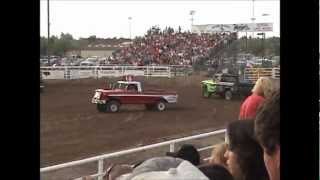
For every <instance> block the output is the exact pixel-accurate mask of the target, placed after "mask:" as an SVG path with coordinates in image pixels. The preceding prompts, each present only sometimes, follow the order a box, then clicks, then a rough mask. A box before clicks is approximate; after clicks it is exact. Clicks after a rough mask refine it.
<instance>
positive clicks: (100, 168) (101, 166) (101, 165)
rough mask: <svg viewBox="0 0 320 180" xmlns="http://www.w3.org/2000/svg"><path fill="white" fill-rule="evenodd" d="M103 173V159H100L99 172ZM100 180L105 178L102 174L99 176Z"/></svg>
mask: <svg viewBox="0 0 320 180" xmlns="http://www.w3.org/2000/svg"><path fill="white" fill-rule="evenodd" d="M102 173H103V159H100V160H99V161H98V174H102ZM98 180H103V177H102V176H98Z"/></svg>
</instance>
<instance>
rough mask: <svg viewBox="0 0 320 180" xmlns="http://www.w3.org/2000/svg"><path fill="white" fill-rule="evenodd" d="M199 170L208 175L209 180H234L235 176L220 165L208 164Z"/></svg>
mask: <svg viewBox="0 0 320 180" xmlns="http://www.w3.org/2000/svg"><path fill="white" fill-rule="evenodd" d="M199 170H200V171H201V172H202V173H203V174H204V175H206V176H207V177H208V178H209V180H233V176H232V175H231V174H230V172H229V171H228V170H227V169H226V168H225V167H223V166H221V165H218V164H208V165H204V166H201V167H199Z"/></svg>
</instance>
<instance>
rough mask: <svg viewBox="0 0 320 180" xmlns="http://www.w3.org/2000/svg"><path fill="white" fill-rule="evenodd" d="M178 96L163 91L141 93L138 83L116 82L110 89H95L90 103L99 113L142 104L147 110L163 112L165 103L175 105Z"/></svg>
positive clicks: (139, 83)
mask: <svg viewBox="0 0 320 180" xmlns="http://www.w3.org/2000/svg"><path fill="white" fill-rule="evenodd" d="M177 101H178V94H177V93H176V92H171V91H170V92H169V91H165V90H146V91H143V90H142V87H141V82H139V81H117V83H116V84H115V85H114V86H113V87H112V88H110V89H97V90H95V94H94V96H93V98H92V103H94V104H97V109H98V111H99V112H117V111H119V108H120V106H121V105H122V104H144V105H145V107H146V109H148V110H157V111H164V110H165V109H166V107H167V103H177Z"/></svg>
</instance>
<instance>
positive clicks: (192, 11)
mask: <svg viewBox="0 0 320 180" xmlns="http://www.w3.org/2000/svg"><path fill="white" fill-rule="evenodd" d="M195 13H196V11H195V10H191V11H190V15H191V19H190V20H191V28H190V32H191V31H192V26H193V20H194V19H193V15H194V14H195Z"/></svg>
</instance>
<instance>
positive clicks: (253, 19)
mask: <svg viewBox="0 0 320 180" xmlns="http://www.w3.org/2000/svg"><path fill="white" fill-rule="evenodd" d="M251 20H252V24H253V27H255V25H254V21H255V20H256V18H255V17H254V0H252V18H251ZM252 38H254V31H252Z"/></svg>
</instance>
